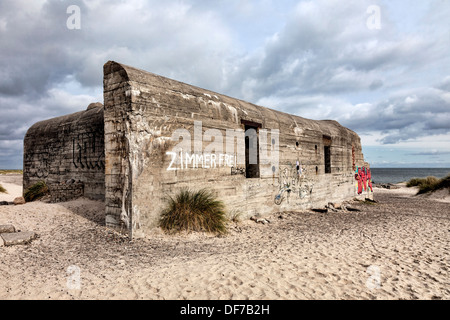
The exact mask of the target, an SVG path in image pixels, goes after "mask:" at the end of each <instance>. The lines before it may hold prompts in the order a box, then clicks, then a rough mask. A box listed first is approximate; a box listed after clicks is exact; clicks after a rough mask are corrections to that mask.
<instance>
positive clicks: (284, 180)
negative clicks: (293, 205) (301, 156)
mask: <svg viewBox="0 0 450 320" xmlns="http://www.w3.org/2000/svg"><path fill="white" fill-rule="evenodd" d="M306 173H307V171H306V168H304V167H302V165H301V164H300V162H299V161H297V163H296V165H288V166H286V167H284V168H282V167H280V176H279V179H278V180H279V181H278V183H279V190H278V193H277V194H276V195H275V198H274V202H275V204H277V205H280V204H281V203H282V202H283V200H285V199H286V201H287V203H289V198H290V196H291V193H293V194H297V195H298V197H299V198H300V199H304V198H306V197H307V196H311V194H312V190H313V186H314V184H313V183H312V181H311V180H310V179H309V178H308V177H307V175H306Z"/></svg>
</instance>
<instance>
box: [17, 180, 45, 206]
mask: <svg viewBox="0 0 450 320" xmlns="http://www.w3.org/2000/svg"><path fill="white" fill-rule="evenodd" d="M48 193H49V190H48V187H47V185H46V184H45V182H44V181H39V182H36V183H35V184H33V185H32V186H31V187H29V188H28V189H27V190H25V193H24V196H23V197H24V198H25V201H26V202H32V201H37V200H39V199H41V198H42V197H44V196H45V195H47V194H48Z"/></svg>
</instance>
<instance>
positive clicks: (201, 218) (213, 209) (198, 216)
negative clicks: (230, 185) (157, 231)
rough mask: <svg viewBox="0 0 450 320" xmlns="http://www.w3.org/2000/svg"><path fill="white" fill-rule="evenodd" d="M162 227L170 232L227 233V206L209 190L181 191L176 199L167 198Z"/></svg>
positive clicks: (160, 222)
mask: <svg viewBox="0 0 450 320" xmlns="http://www.w3.org/2000/svg"><path fill="white" fill-rule="evenodd" d="M165 200H166V202H167V206H166V208H165V209H163V211H162V213H161V218H160V221H159V225H160V227H161V228H162V229H163V230H165V231H168V232H179V231H205V232H210V233H219V234H224V233H226V231H227V230H226V226H225V224H226V221H227V218H226V215H225V205H224V204H223V202H222V201H220V200H217V199H216V197H215V196H214V195H213V194H212V193H211V192H210V191H208V190H206V189H202V190H200V191H191V190H189V189H183V190H181V191H180V192H179V193H178V194H177V195H176V196H175V198H172V197H170V196H169V197H167V198H166V199H165Z"/></svg>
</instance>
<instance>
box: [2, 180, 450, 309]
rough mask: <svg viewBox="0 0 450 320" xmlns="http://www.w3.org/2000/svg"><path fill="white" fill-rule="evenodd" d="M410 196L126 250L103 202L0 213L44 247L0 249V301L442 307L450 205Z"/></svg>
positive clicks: (380, 193) (161, 237)
mask: <svg viewBox="0 0 450 320" xmlns="http://www.w3.org/2000/svg"><path fill="white" fill-rule="evenodd" d="M413 194H414V193H413V192H411V190H409V189H404V188H402V189H397V190H384V189H376V190H375V199H376V200H378V201H379V203H378V204H375V205H368V204H362V203H354V204H352V205H353V206H355V207H358V208H359V209H361V210H362V211H361V212H351V213H350V212H338V213H328V214H326V213H313V212H301V213H284V214H282V215H273V216H271V217H269V220H270V221H271V223H269V224H266V225H263V224H257V223H255V222H253V221H250V220H248V221H244V222H241V223H239V224H232V225H230V232H229V234H228V235H226V236H222V237H215V236H210V235H205V234H199V233H194V234H183V235H177V236H168V235H165V234H163V233H161V232H159V231H158V230H155V233H154V234H153V235H151V236H149V237H148V238H146V239H138V240H134V241H132V242H129V241H128V240H127V239H126V238H124V237H123V236H121V235H119V234H117V233H115V232H113V231H111V230H109V229H107V228H106V227H105V226H104V223H103V218H102V210H103V204H102V203H101V202H96V201H90V200H87V199H79V200H76V201H71V202H66V203H61V204H47V203H42V202H36V203H27V204H25V205H22V206H4V207H0V224H14V225H15V226H16V227H17V228H19V229H22V230H32V231H35V232H37V233H38V234H39V235H40V237H39V238H38V239H37V240H34V241H33V242H32V243H31V244H29V245H25V246H14V247H0V257H1V259H0V268H1V270H2V272H0V299H224V300H229V299H283V300H286V299H449V298H450V286H449V280H448V279H449V278H450V277H449V268H450V261H449V256H450V249H449V248H450V236H449V235H450V234H449V232H450V204H448V203H443V202H439V201H433V200H430V199H425V198H421V197H414V196H413Z"/></svg>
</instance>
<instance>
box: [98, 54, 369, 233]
mask: <svg viewBox="0 0 450 320" xmlns="http://www.w3.org/2000/svg"><path fill="white" fill-rule="evenodd" d="M104 106H105V150H106V159H105V161H106V169H105V187H106V191H105V192H106V196H105V197H106V222H107V225H109V226H114V227H123V228H125V229H127V230H128V231H129V232H130V233H131V234H132V235H133V236H140V235H142V234H144V233H148V232H150V231H151V229H152V228H153V227H155V226H156V225H157V222H158V219H159V215H160V212H161V208H162V207H163V205H164V202H163V199H164V197H165V196H166V195H174V194H175V193H176V192H177V191H178V190H180V189H181V188H184V187H189V188H191V189H201V188H209V189H211V190H214V192H215V193H216V194H217V195H218V198H220V199H221V200H223V201H224V202H225V204H226V206H227V209H228V211H239V212H241V213H242V214H243V216H244V217H250V216H251V215H255V214H259V215H265V214H269V213H272V212H278V211H285V210H301V209H306V208H310V207H313V206H321V205H324V204H327V203H328V202H339V201H342V200H344V199H348V198H352V197H354V196H356V195H357V194H356V181H355V170H356V169H357V168H358V167H362V166H367V163H365V162H364V159H363V155H362V152H361V143H360V138H359V137H358V135H357V134H356V133H355V132H353V131H351V130H349V129H347V128H344V127H342V126H341V125H340V124H339V123H337V122H336V121H328V120H327V121H313V120H308V119H304V118H301V117H298V116H293V115H289V114H286V113H282V112H278V111H275V110H271V109H268V108H264V107H260V106H256V105H253V104H251V103H248V102H245V101H242V100H238V99H233V98H230V97H227V96H224V95H220V94H218V93H214V92H211V91H208V90H204V89H201V88H197V87H194V86H190V85H187V84H184V83H180V82H177V81H174V80H170V79H167V78H164V77H161V76H157V75H154V74H151V73H148V72H145V71H142V70H138V69H135V68H132V67H128V66H124V65H121V64H118V63H115V62H108V63H106V64H105V66H104ZM198 124H201V128H200V129H199V126H198ZM246 125H253V126H255V127H256V128H257V129H256V131H257V132H258V135H259V137H260V138H261V136H262V135H263V132H264V130H268V135H267V140H265V141H261V140H260V145H259V149H258V150H259V152H264V150H265V149H267V150H273V149H274V148H275V147H276V144H278V142H277V141H278V139H276V138H277V137H279V150H280V152H279V162H278V163H276V162H269V163H266V164H264V163H260V164H259V171H260V176H259V177H257V178H247V177H246V176H245V175H244V174H240V173H241V172H245V168H244V167H245V166H244V167H243V166H242V165H241V166H240V165H237V167H236V166H234V165H233V168H231V167H230V166H229V165H223V164H222V165H217V163H216V162H215V163H214V166H213V162H212V160H211V158H210V157H211V156H210V155H211V154H213V153H214V152H216V151H217V150H216V149H217V147H218V146H222V147H223V148H222V150H224V151H223V154H224V155H223V159H225V157H226V156H227V155H229V156H230V157H233V158H229V159H234V156H235V155H236V154H242V152H244V153H245V151H244V150H243V148H245V142H244V138H243V137H242V136H241V137H240V138H239V139H237V141H236V143H235V144H234V147H233V150H227V148H226V141H225V137H226V133H227V130H230V129H234V130H241V131H242V132H243V131H244V130H245V129H246ZM180 129H185V131H183V132H182V133H183V134H184V135H185V137H188V138H185V139H180V140H179V141H173V140H172V136H173V135H174V133H175V132H176V131H177V132H179V131H180ZM275 130H278V131H279V135H278V136H277V134H276V131H275ZM211 135H212V136H214V139H211ZM195 137H200V140H203V141H202V143H201V144H200V145H198V144H196V142H195V141H198V139H197V140H195V139H194V138H195ZM220 137H224V138H223V140H221V139H220ZM180 141H182V142H183V146H185V150H183V151H182V152H181V153H180V149H179V148H178V149H175V148H176V147H180V144H179V142H180ZM211 141H212V142H211ZM214 146H215V147H216V148H213V147H214ZM219 149H220V148H219ZM186 150H188V151H189V152H191V153H190V154H189V155H194V154H195V155H197V156H203V157H205V158H206V157H207V159H209V164H208V165H198V163H197V165H195V164H193V163H183V162H181V163H179V162H178V163H177V162H173V160H174V159H173V154H174V153H175V154H179V155H180V157H181V156H182V155H183V153H184V152H185V151H186ZM269 153H270V152H269ZM325 154H328V158H327V159H328V163H327V160H326V156H325ZM205 158H203V159H205ZM215 159H216V160H217V159H219V154H216V158H215ZM177 160H178V159H177ZM190 160H192V159H190ZM183 161H184V160H183ZM231 162H233V161H231ZM274 163H276V165H274ZM233 164H234V163H233ZM207 167H210V168H207ZM288 189H289V190H290V192H288V191H287V190H288Z"/></svg>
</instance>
